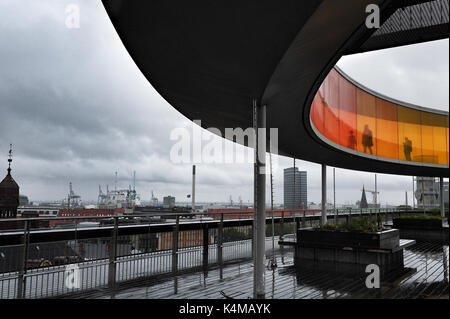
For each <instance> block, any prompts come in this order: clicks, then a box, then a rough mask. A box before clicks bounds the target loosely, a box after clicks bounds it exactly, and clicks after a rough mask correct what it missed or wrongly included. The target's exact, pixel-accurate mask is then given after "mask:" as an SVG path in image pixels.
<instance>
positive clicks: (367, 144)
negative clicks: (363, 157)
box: [362, 125, 373, 154]
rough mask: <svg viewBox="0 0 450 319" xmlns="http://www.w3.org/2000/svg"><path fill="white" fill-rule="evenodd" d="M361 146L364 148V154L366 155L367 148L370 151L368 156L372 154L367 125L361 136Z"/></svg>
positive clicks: (369, 132)
mask: <svg viewBox="0 0 450 319" xmlns="http://www.w3.org/2000/svg"><path fill="white" fill-rule="evenodd" d="M362 145H363V146H364V153H367V152H366V150H367V148H368V149H369V151H370V154H372V146H373V141H372V131H371V130H369V125H365V126H364V132H363V136H362Z"/></svg>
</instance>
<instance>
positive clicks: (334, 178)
mask: <svg viewBox="0 0 450 319" xmlns="http://www.w3.org/2000/svg"><path fill="white" fill-rule="evenodd" d="M333 209H334V223H335V224H337V210H336V167H333Z"/></svg>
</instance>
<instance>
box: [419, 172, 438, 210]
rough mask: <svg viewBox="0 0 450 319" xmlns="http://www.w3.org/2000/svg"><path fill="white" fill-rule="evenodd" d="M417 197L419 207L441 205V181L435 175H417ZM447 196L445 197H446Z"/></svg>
mask: <svg viewBox="0 0 450 319" xmlns="http://www.w3.org/2000/svg"><path fill="white" fill-rule="evenodd" d="M415 186H416V187H415V188H416V191H415V194H414V195H415V197H416V199H417V207H418V208H423V207H424V208H433V207H439V181H438V180H436V179H435V178H434V177H416V185H415ZM444 198H445V197H444Z"/></svg>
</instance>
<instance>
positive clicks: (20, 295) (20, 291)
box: [16, 220, 30, 299]
mask: <svg viewBox="0 0 450 319" xmlns="http://www.w3.org/2000/svg"><path fill="white" fill-rule="evenodd" d="M29 242H30V223H29V221H28V220H25V225H24V230H23V250H22V265H21V267H20V270H19V276H18V278H17V281H18V285H17V296H16V297H17V299H24V298H25V291H26V289H25V288H26V278H25V274H26V273H27V261H28V246H29Z"/></svg>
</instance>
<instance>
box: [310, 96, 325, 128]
mask: <svg viewBox="0 0 450 319" xmlns="http://www.w3.org/2000/svg"><path fill="white" fill-rule="evenodd" d="M311 120H312V122H313V124H314V126H315V127H316V129H317V130H318V131H319V132H320V133H322V134H323V103H322V101H321V98H320V96H319V93H317V94H316V96H315V97H314V100H313V103H312V105H311Z"/></svg>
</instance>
